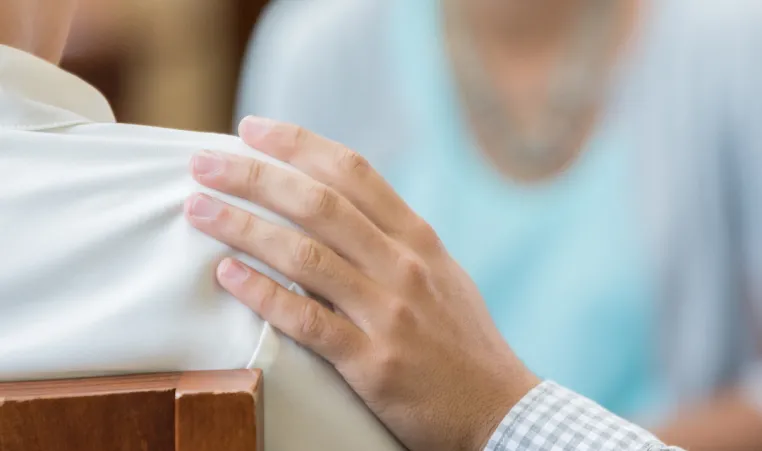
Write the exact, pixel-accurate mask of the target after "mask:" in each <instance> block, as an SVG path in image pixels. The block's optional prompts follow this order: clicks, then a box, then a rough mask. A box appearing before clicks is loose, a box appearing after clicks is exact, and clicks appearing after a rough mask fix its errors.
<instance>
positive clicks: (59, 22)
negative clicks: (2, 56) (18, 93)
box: [0, 0, 74, 64]
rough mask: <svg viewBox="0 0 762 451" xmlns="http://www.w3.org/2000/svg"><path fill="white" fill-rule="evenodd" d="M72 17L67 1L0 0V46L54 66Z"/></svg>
mask: <svg viewBox="0 0 762 451" xmlns="http://www.w3.org/2000/svg"><path fill="white" fill-rule="evenodd" d="M73 13H74V1H70V0H0V44H4V45H8V46H11V47H15V48H18V49H20V50H23V51H25V52H29V53H32V54H35V55H37V56H39V57H41V58H44V59H46V60H48V61H50V62H52V63H54V64H58V62H59V61H60V59H61V55H62V54H63V48H64V44H65V43H66V37H67V36H68V34H69V28H70V26H71V21H72V18H73Z"/></svg>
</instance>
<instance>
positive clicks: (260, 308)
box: [250, 277, 278, 319]
mask: <svg viewBox="0 0 762 451" xmlns="http://www.w3.org/2000/svg"><path fill="white" fill-rule="evenodd" d="M250 290H251V297H252V299H253V302H254V305H255V307H256V308H255V309H256V310H257V313H259V314H260V315H261V316H262V317H263V318H265V319H267V318H270V317H271V316H272V314H273V312H274V311H275V308H276V301H277V295H278V285H277V284H276V283H275V282H273V281H272V280H269V279H267V278H265V277H257V278H256V279H255V280H254V281H253V282H252V284H251V288H250Z"/></svg>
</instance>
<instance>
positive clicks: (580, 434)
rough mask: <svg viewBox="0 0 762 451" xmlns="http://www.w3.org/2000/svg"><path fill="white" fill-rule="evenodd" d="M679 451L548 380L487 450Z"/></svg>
mask: <svg viewBox="0 0 762 451" xmlns="http://www.w3.org/2000/svg"><path fill="white" fill-rule="evenodd" d="M513 449H523V450H531V451H577V450H582V449H584V450H589V451H608V450H611V451H614V450H616V451H678V449H677V448H673V447H669V446H666V445H665V444H664V443H663V442H661V441H659V440H658V439H657V438H656V437H655V436H654V435H652V434H650V433H649V432H647V431H645V430H643V429H641V428H639V427H638V426H635V425H634V424H632V423H629V422H627V421H625V420H623V419H621V418H619V417H617V416H616V415H614V414H612V413H610V412H608V411H606V410H605V409H603V408H602V407H600V406H598V405H597V404H595V403H594V402H592V401H590V400H588V399H586V398H584V397H582V396H580V395H577V394H575V393H573V392H571V391H569V390H566V389H564V388H563V387H560V386H558V385H556V384H554V383H552V382H545V383H543V384H541V385H540V386H538V387H537V388H535V389H534V390H532V391H531V392H530V393H529V394H528V395H527V396H525V397H524V398H523V399H522V400H521V402H520V403H519V404H517V405H516V406H515V407H514V408H513V409H512V410H511V411H510V413H509V414H508V415H507V416H506V417H505V419H504V420H503V422H502V423H501V424H500V426H499V427H498V429H497V431H496V432H495V434H494V435H493V436H492V438H491V440H490V442H489V444H488V445H487V447H486V449H485V451H508V450H513Z"/></svg>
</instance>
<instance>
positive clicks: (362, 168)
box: [337, 149, 370, 174]
mask: <svg viewBox="0 0 762 451" xmlns="http://www.w3.org/2000/svg"><path fill="white" fill-rule="evenodd" d="M338 160H339V161H338V162H337V167H338V168H339V169H340V170H341V171H342V172H347V173H355V174H364V173H366V172H367V171H368V169H369V168H370V163H368V160H366V159H365V157H363V156H362V155H360V154H359V153H357V152H353V151H351V150H349V149H344V150H343V151H342V152H340V153H339V158H338Z"/></svg>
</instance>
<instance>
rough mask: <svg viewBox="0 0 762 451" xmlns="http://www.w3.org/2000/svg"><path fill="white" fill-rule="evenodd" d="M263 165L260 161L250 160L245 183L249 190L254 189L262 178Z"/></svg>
mask: <svg viewBox="0 0 762 451" xmlns="http://www.w3.org/2000/svg"><path fill="white" fill-rule="evenodd" d="M264 168H265V165H264V164H262V162H261V161H257V160H250V161H249V163H248V167H247V169H246V171H247V172H246V184H247V185H248V187H249V189H250V190H254V189H255V188H256V186H257V185H259V183H260V181H261V180H262V173H263V172H264Z"/></svg>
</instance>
